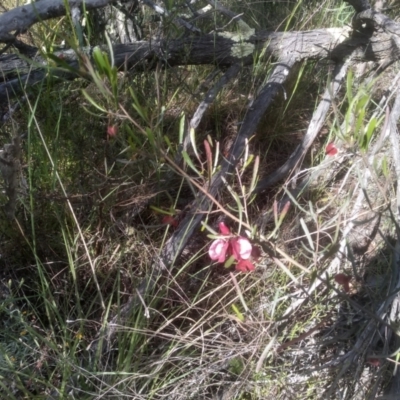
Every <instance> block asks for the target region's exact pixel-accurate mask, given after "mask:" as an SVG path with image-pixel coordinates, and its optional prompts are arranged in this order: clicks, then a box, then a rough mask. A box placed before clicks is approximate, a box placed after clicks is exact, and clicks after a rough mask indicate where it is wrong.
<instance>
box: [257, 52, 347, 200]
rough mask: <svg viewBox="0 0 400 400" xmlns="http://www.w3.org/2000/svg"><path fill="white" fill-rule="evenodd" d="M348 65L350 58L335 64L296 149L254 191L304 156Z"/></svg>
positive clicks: (268, 185) (277, 176)
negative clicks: (329, 80) (331, 75)
mask: <svg viewBox="0 0 400 400" xmlns="http://www.w3.org/2000/svg"><path fill="white" fill-rule="evenodd" d="M349 65H350V60H348V61H346V62H344V63H342V64H338V65H337V66H336V68H335V71H334V73H333V76H334V78H333V81H332V82H331V83H330V84H328V87H327V88H326V90H325V93H324V95H323V96H322V100H321V101H320V103H319V105H318V107H317V109H316V110H315V112H314V114H313V117H312V119H311V122H310V124H309V126H308V129H307V133H306V134H305V136H304V138H303V140H302V141H301V143H300V144H299V145H298V146H297V148H296V150H295V151H294V152H293V153H292V154H291V155H290V157H289V159H288V160H287V161H286V162H285V164H283V165H282V166H281V167H279V168H278V169H277V170H276V171H274V172H273V173H272V174H270V175H269V176H267V177H266V178H264V179H262V180H261V181H260V182H259V183H258V185H257V187H256V192H261V191H263V190H265V189H267V188H268V187H271V186H272V185H274V184H275V183H277V182H278V181H280V180H281V179H283V178H284V177H285V176H286V175H287V174H288V173H289V172H290V171H292V170H293V168H294V167H295V166H296V165H298V164H299V163H300V162H301V160H302V159H303V158H304V156H305V154H306V153H307V151H308V149H309V148H310V146H311V145H312V143H313V142H314V140H315V138H316V137H317V135H318V133H319V131H320V130H321V128H322V125H323V124H324V122H325V118H326V115H327V113H328V111H329V108H330V106H331V103H332V100H333V99H334V98H335V97H336V95H337V93H338V92H339V89H340V87H341V85H342V81H343V79H344V77H345V76H346V72H347V69H348V67H349Z"/></svg>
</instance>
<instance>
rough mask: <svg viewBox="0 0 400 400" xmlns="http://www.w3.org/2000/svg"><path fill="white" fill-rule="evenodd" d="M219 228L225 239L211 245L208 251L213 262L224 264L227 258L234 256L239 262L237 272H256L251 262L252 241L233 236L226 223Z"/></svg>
mask: <svg viewBox="0 0 400 400" xmlns="http://www.w3.org/2000/svg"><path fill="white" fill-rule="evenodd" d="M218 227H219V231H220V233H221V235H222V236H223V237H222V238H218V239H215V240H214V241H213V242H212V243H211V246H210V248H209V250H208V255H209V256H210V258H211V260H213V261H218V262H219V263H223V262H225V259H226V257H227V256H233V258H234V259H235V260H236V261H237V264H236V270H238V271H242V272H249V271H254V265H253V263H252V262H251V261H250V257H251V256H252V252H253V246H252V245H251V243H250V241H249V240H248V239H246V238H244V237H242V236H236V237H233V236H231V231H230V229H229V228H228V227H227V226H226V225H225V223H224V222H220V223H219V225H218ZM256 253H257V252H256Z"/></svg>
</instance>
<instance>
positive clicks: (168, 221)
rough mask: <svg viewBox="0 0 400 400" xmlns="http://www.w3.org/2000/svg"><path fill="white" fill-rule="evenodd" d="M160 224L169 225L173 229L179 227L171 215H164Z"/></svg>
mask: <svg viewBox="0 0 400 400" xmlns="http://www.w3.org/2000/svg"><path fill="white" fill-rule="evenodd" d="M162 223H163V224H165V225H171V226H172V227H174V228H176V227H177V226H178V225H179V222H178V220H177V219H176V218H174V217H173V216H172V215H165V216H164V217H163V219H162Z"/></svg>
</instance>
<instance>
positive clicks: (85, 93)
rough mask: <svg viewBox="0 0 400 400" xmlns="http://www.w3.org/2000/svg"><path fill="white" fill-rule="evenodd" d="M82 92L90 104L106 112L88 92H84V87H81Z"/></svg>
mask: <svg viewBox="0 0 400 400" xmlns="http://www.w3.org/2000/svg"><path fill="white" fill-rule="evenodd" d="M82 93H83V95H84V96H85V97H86V100H88V101H89V102H90V104H92V105H93V106H94V107H96V108H97V109H98V110H100V111H102V112H104V113H107V110H106V109H105V108H103V107H102V106H101V105H100V104H98V103H96V102H95V101H94V100H93V99H92V98H91V97H90V96H89V94H88V93H87V92H86V90H85V89H82Z"/></svg>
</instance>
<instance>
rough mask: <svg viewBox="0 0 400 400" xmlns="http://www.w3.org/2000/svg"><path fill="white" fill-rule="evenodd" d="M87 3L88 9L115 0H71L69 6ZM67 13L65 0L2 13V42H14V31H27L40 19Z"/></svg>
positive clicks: (49, 0) (0, 36)
mask: <svg viewBox="0 0 400 400" xmlns="http://www.w3.org/2000/svg"><path fill="white" fill-rule="evenodd" d="M83 3H85V8H86V10H93V9H95V8H100V7H104V6H106V5H107V4H109V3H115V1H114V0H69V7H70V9H71V8H74V7H81V6H82V4H83ZM65 14H66V9H65V1H64V0H41V1H38V2H33V3H31V4H27V5H25V6H21V7H16V8H14V9H12V10H11V11H8V12H6V13H4V14H2V15H0V43H1V42H3V43H7V42H10V41H11V42H12V41H13V40H14V39H15V36H14V35H13V34H12V32H18V33H21V32H25V31H26V30H27V29H28V28H30V27H31V26H32V25H34V24H36V23H37V22H39V21H44V20H47V19H50V18H56V17H61V16H62V15H65Z"/></svg>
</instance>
